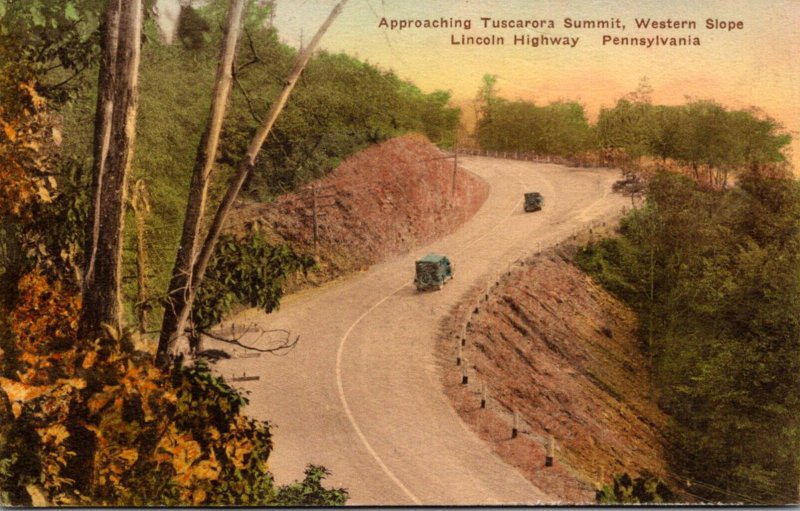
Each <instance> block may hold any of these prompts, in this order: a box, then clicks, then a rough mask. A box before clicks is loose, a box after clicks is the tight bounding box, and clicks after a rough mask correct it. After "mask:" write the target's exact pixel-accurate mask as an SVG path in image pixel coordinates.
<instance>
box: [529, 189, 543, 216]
mask: <svg viewBox="0 0 800 511" xmlns="http://www.w3.org/2000/svg"><path fill="white" fill-rule="evenodd" d="M542 204H544V197H542V194H541V193H539V192H528V193H526V194H525V211H527V212H531V211H539V210H540V209H542Z"/></svg>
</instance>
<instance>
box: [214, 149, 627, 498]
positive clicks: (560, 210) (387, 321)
mask: <svg viewBox="0 0 800 511" xmlns="http://www.w3.org/2000/svg"><path fill="white" fill-rule="evenodd" d="M460 163H461V165H462V166H463V167H464V168H466V169H468V170H470V171H472V172H473V173H475V174H477V175H479V176H481V177H482V178H483V179H485V180H486V181H487V182H488V183H489V185H490V186H491V190H490V194H489V198H488V199H487V201H486V202H485V203H484V205H483V207H482V208H481V209H480V211H479V212H478V213H477V214H476V215H475V216H474V217H473V218H472V219H471V220H470V221H469V222H467V224H465V225H464V226H463V227H462V228H461V229H460V230H458V231H457V232H456V233H454V234H451V235H449V236H447V237H445V238H442V239H440V240H437V241H435V242H433V243H430V244H429V245H427V246H424V247H419V248H418V249H416V250H413V251H411V252H410V253H408V254H406V255H402V256H399V257H396V258H394V259H392V260H389V261H386V262H384V263H381V264H378V265H375V266H373V267H371V268H370V269H369V270H368V271H365V272H361V273H359V274H357V275H354V276H352V277H350V278H347V279H344V280H341V281H336V282H332V283H330V284H328V285H326V286H323V287H320V288H316V289H311V290H306V291H303V292H300V293H297V294H294V295H291V296H289V297H287V298H286V299H285V300H284V301H283V303H282V306H281V309H280V310H279V311H277V312H275V313H273V314H270V315H266V314H263V313H260V312H257V311H252V310H251V311H245V312H244V313H242V314H240V315H239V316H238V317H237V318H236V319H235V320H234V322H236V323H239V324H242V323H244V324H247V323H254V322H255V323H257V324H258V325H259V326H261V327H265V328H271V329H286V330H289V331H291V332H292V333H293V335H300V337H301V339H300V342H299V344H298V345H297V347H296V348H295V349H294V350H292V351H291V352H289V354H288V355H286V356H282V357H277V356H270V355H263V356H261V357H254V358H232V359H229V360H222V361H220V362H219V363H218V364H217V369H218V371H219V372H220V373H221V374H223V375H225V376H229V375H233V374H236V375H241V374H243V373H246V374H247V375H248V376H255V375H258V376H259V377H260V379H259V380H257V381H244V382H240V383H236V385H237V386H238V387H240V388H242V389H243V390H246V391H248V392H249V398H250V405H249V406H248V410H247V413H248V414H249V415H251V416H253V417H256V418H259V419H265V420H269V421H270V422H271V423H272V424H273V434H274V437H273V439H274V445H275V448H274V451H273V453H272V455H271V457H270V469H271V470H272V472H273V473H274V474H275V477H276V479H277V482H278V483H280V484H285V483H288V482H291V481H292V480H294V479H301V478H302V477H303V470H304V468H305V466H306V464H308V463H314V464H318V465H324V466H325V467H327V468H328V469H329V470H330V471H331V472H332V475H331V477H330V478H329V479H326V482H325V484H326V486H343V487H346V488H348V490H349V492H350V500H349V504H356V505H448V504H461V505H479V504H536V503H547V502H554V501H555V499H554V498H553V497H551V496H549V495H548V494H547V489H546V488H541V489H540V488H537V487H535V486H533V485H532V484H531V483H530V482H528V481H527V480H526V479H525V478H523V477H522V475H520V473H519V472H518V471H517V470H516V469H515V468H514V467H512V466H510V465H508V464H507V463H505V462H504V461H502V460H501V459H500V458H498V457H497V456H496V455H495V454H493V453H492V451H491V449H490V448H489V447H488V446H487V445H486V444H484V443H483V442H482V441H481V440H480V439H479V438H478V437H477V435H476V434H474V433H473V432H472V431H471V430H469V429H468V428H467V427H466V425H464V424H463V423H462V421H461V420H460V419H459V417H458V415H457V414H456V412H455V411H454V409H453V408H452V406H451V404H450V403H449V402H448V401H447V400H446V398H445V396H444V393H443V391H442V387H441V386H442V383H441V380H440V376H439V366H438V363H437V360H436V357H435V355H434V346H435V342H436V338H437V336H438V335H439V334H440V332H439V329H440V328H441V324H442V318H443V317H444V316H445V315H446V314H447V313H448V312H449V311H450V310H451V308H452V307H453V306H454V305H455V304H457V303H458V302H459V301H460V300H462V299H463V298H464V296H465V295H466V294H467V293H468V292H469V290H470V289H471V288H472V287H473V286H474V285H476V284H482V283H484V282H486V281H487V279H489V278H491V277H492V276H493V275H495V274H496V273H497V272H498V271H500V270H502V269H504V268H506V267H507V266H508V265H509V264H510V263H511V262H513V261H514V260H516V259H518V258H520V257H525V256H528V255H530V254H531V253H532V252H535V251H536V250H537V249H540V248H541V249H544V248H546V247H548V246H551V245H554V244H555V243H556V242H558V241H560V240H563V239H565V238H567V237H568V236H570V235H571V234H572V233H573V232H575V231H577V230H579V229H581V228H583V227H585V226H587V225H588V224H590V223H592V222H594V221H597V220H599V219H606V218H610V217H613V216H615V215H616V214H618V213H619V211H620V209H621V208H622V207H623V206H624V205H625V204H626V199H625V198H624V197H622V196H620V195H618V194H614V193H612V192H611V185H612V183H613V182H614V181H615V180H617V179H619V174H618V172H616V171H613V170H609V169H572V168H566V167H562V166H558V165H550V164H541V163H532V162H520V161H511V160H502V159H494V158H483V157H464V158H460ZM525 191H539V192H541V193H542V195H543V196H544V197H545V203H544V209H543V210H542V211H540V212H536V213H524V212H523V210H522V196H523V192H525ZM428 252H438V253H442V254H446V255H448V256H449V258H450V260H451V261H452V262H453V265H454V276H455V278H454V279H453V280H452V281H450V282H448V283H447V285H445V286H444V289H443V290H441V291H438V292H428V293H418V292H417V291H416V290H415V288H414V286H413V284H412V280H413V278H414V261H415V260H416V259H418V258H419V257H421V256H423V255H425V254H426V253H428ZM220 328H221V329H222V330H224V329H225V328H226V326H225V325H223V326H221V327H220ZM245 340H246V339H245ZM210 344H211V343H209V344H207V345H206V347H211V346H210Z"/></svg>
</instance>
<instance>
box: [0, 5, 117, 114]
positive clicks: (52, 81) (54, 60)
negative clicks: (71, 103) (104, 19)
mask: <svg viewBox="0 0 800 511" xmlns="http://www.w3.org/2000/svg"><path fill="white" fill-rule="evenodd" d="M102 4H103V2H101V1H100V0H70V1H67V2H51V1H46V0H27V1H19V0H3V1H2V2H0V71H2V73H0V76H1V77H2V78H0V93H8V92H10V91H9V90H7V89H6V90H3V89H5V87H4V86H8V85H11V86H12V87H13V86H15V85H16V83H15V82H19V81H28V80H30V79H35V81H36V82H37V89H38V92H39V94H41V95H42V96H44V97H46V98H47V99H48V100H50V101H52V102H55V103H63V102H65V101H67V100H68V99H70V98H72V97H74V95H75V93H76V91H77V90H79V89H80V87H81V86H83V85H85V83H86V82H85V80H87V79H88V76H87V75H88V74H87V73H84V71H86V70H87V69H90V68H91V67H92V66H93V65H94V64H95V62H96V60H97V56H98V49H99V31H98V30H97V23H98V16H99V13H100V12H101V9H102ZM9 78H10V80H8V82H6V79H9ZM4 82H5V83H4Z"/></svg>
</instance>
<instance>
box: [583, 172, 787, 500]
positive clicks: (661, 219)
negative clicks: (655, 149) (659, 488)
mask: <svg viewBox="0 0 800 511" xmlns="http://www.w3.org/2000/svg"><path fill="white" fill-rule="evenodd" d="M620 232H621V236H619V237H618V238H616V239H613V240H604V241H602V242H600V243H598V244H596V245H592V246H589V247H586V248H584V249H583V250H582V251H580V253H579V255H578V258H577V261H578V263H579V264H580V265H581V267H582V268H584V269H585V270H586V271H587V272H589V273H590V274H592V275H593V276H595V277H596V278H597V279H598V281H600V282H601V283H602V284H603V285H605V286H607V287H608V288H609V289H610V290H611V291H612V292H614V293H615V294H617V295H618V296H620V297H621V298H622V299H624V300H625V301H626V302H627V303H629V304H630V305H631V306H632V307H633V309H634V310H635V311H636V312H637V313H638V314H639V317H640V328H641V333H642V340H643V344H644V347H645V349H647V350H648V352H649V353H650V355H651V357H652V359H653V363H654V370H655V376H656V381H657V383H658V384H659V386H660V387H661V389H662V395H661V404H662V406H664V407H665V408H666V409H667V410H668V411H669V412H670V414H671V415H672V416H673V417H674V419H675V426H674V427H673V428H672V430H671V431H670V438H671V440H672V443H673V446H674V449H673V453H674V459H673V460H672V462H673V468H674V470H675V471H676V472H678V473H679V474H681V475H682V476H685V477H686V478H687V479H690V480H692V481H697V484H698V485H700V484H701V483H702V484H703V485H704V486H698V488H700V489H698V490H696V491H697V492H699V493H700V494H701V495H702V496H705V497H706V498H708V499H709V500H713V501H716V500H720V501H725V502H739V501H743V502H758V503H787V502H791V501H793V500H794V499H796V489H797V485H796V483H797V480H798V476H800V456H798V452H800V450H799V448H800V413H798V412H799V411H800V384H799V383H798V379H797V376H796V375H797V374H798V371H800V319H798V317H797V304H798V303H800V186H799V185H798V183H797V182H796V181H794V180H792V179H789V178H788V177H785V176H784V177H774V176H771V175H768V174H766V175H765V174H762V173H753V172H748V173H747V174H745V175H744V176H743V178H742V180H741V182H740V186H738V187H736V188H733V189H730V190H726V191H724V192H712V191H703V190H701V189H700V188H699V187H698V186H697V185H696V184H695V183H693V182H691V181H689V180H688V179H686V178H682V177H679V176H677V175H674V174H668V173H660V174H657V175H656V176H655V177H654V178H653V179H652V181H651V183H650V186H649V190H648V195H647V202H646V204H645V205H644V207H643V208H641V209H638V210H634V211H633V212H632V213H631V214H630V215H629V216H628V217H627V218H626V219H625V220H624V221H623V222H622V225H621V229H620Z"/></svg>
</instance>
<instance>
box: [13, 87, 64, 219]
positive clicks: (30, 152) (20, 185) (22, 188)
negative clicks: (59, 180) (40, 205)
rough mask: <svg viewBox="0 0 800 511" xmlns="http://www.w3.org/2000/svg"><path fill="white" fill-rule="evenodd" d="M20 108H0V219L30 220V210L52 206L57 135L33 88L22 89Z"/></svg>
mask: <svg viewBox="0 0 800 511" xmlns="http://www.w3.org/2000/svg"><path fill="white" fill-rule="evenodd" d="M18 92H19V99H20V101H19V102H18V103H19V105H20V106H19V107H18V108H15V109H14V110H9V109H8V107H4V106H3V104H0V217H2V216H6V215H12V216H16V217H23V218H28V217H30V214H31V212H30V206H31V205H32V204H34V203H36V202H44V203H47V202H51V201H52V200H53V197H54V194H55V191H56V181H55V179H54V177H53V176H52V175H51V171H52V166H53V153H54V148H55V146H56V145H57V139H58V135H57V133H58V131H57V130H55V129H53V128H52V125H53V119H52V117H51V115H50V113H49V112H48V110H47V105H46V102H45V100H44V98H42V97H41V96H39V94H37V92H36V90H35V88H34V86H33V85H32V84H27V83H22V84H20V85H19V91H18Z"/></svg>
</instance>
